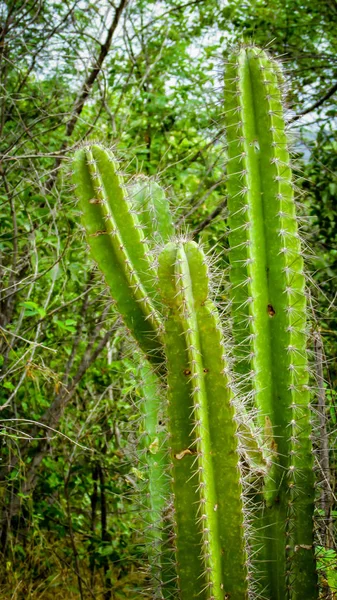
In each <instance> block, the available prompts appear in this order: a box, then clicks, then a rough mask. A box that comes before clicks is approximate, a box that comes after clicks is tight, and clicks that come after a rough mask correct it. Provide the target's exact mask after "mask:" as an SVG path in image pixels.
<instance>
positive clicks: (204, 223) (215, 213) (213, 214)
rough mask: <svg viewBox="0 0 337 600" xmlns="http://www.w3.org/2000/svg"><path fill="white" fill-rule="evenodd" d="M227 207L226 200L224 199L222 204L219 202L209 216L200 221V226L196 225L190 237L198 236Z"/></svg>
mask: <svg viewBox="0 0 337 600" xmlns="http://www.w3.org/2000/svg"><path fill="white" fill-rule="evenodd" d="M226 205H227V198H225V200H223V201H222V202H220V204H219V206H217V207H216V208H215V209H214V210H213V212H211V214H210V215H208V217H206V219H204V221H202V223H200V225H198V226H197V227H196V228H195V229H194V231H192V237H195V236H197V235H199V233H200V232H201V231H203V229H205V228H206V227H207V226H208V225H209V224H210V223H211V222H212V221H214V219H215V218H216V217H217V216H218V215H220V213H221V212H222V211H223V209H224V208H225V207H226Z"/></svg>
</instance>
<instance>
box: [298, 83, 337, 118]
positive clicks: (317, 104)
mask: <svg viewBox="0 0 337 600" xmlns="http://www.w3.org/2000/svg"><path fill="white" fill-rule="evenodd" d="M336 92H337V83H335V84H334V85H333V86H332V87H331V88H330V89H329V90H328V91H327V93H326V94H325V95H324V96H322V98H320V99H319V100H317V102H314V104H312V105H311V106H309V108H306V109H305V110H303V111H302V112H301V113H299V114H298V115H295V116H294V117H292V118H291V119H289V122H290V123H293V122H294V121H298V120H299V119H301V117H303V116H304V115H307V114H308V113H311V112H312V111H313V110H315V109H316V108H319V107H320V106H322V104H324V102H326V100H329V98H331V96H333V95H334V94H335V93H336Z"/></svg>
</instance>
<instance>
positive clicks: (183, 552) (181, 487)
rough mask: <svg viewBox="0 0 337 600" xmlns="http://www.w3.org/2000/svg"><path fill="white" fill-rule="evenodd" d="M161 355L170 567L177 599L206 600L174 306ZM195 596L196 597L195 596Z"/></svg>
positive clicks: (168, 251)
mask: <svg viewBox="0 0 337 600" xmlns="http://www.w3.org/2000/svg"><path fill="white" fill-rule="evenodd" d="M175 260H176V247H175V244H173V243H172V244H168V245H167V246H166V247H165V249H164V250H163V252H162V253H161V254H160V256H159V269H158V275H159V286H160V290H161V294H162V297H163V301H164V303H168V304H169V305H170V304H172V296H174V295H175V294H176V289H175V285H174V279H175V275H174V266H175ZM165 353H166V356H167V361H168V375H167V382H168V419H169V423H168V430H169V446H170V457H171V475H172V483H171V488H172V492H173V497H174V518H173V522H174V537H175V553H176V563H177V564H176V569H177V574H178V585H179V590H180V597H181V598H182V599H183V600H185V599H186V600H187V599H191V600H192V599H193V598H199V597H200V598H201V600H206V599H207V596H206V595H205V591H203V592H201V593H200V591H201V590H203V588H204V587H205V581H206V580H205V577H203V576H202V572H203V563H202V559H201V556H200V548H201V541H202V534H201V528H200V526H198V502H197V501H198V493H197V481H196V478H195V477H193V473H194V471H195V460H196V451H195V449H194V448H193V442H194V436H193V432H192V429H193V423H192V422H191V405H192V401H191V394H192V388H191V382H190V378H189V376H188V372H189V359H188V352H187V348H186V343H185V339H184V330H183V328H182V324H181V318H180V316H179V313H178V311H177V310H176V307H175V306H174V303H173V306H171V307H170V306H169V309H168V314H167V318H166V321H165ZM199 594H200V596H199Z"/></svg>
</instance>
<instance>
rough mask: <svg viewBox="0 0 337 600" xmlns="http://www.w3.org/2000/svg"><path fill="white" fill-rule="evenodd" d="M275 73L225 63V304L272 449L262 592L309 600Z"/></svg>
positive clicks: (297, 279) (302, 406)
mask: <svg viewBox="0 0 337 600" xmlns="http://www.w3.org/2000/svg"><path fill="white" fill-rule="evenodd" d="M280 79H281V76H280V71H279V67H278V65H277V64H275V62H274V61H272V60H270V59H269V57H268V56H267V55H266V53H265V52H263V51H261V50H258V49H256V48H245V49H243V50H242V51H241V52H240V53H239V54H238V55H236V56H234V57H232V59H231V60H230V61H229V64H228V67H227V73H226V91H225V114H226V121H227V122H226V125H227V143H228V165H227V175H228V184H227V185H228V208H229V219H228V223H229V228H230V234H229V243H230V254H229V257H230V265H231V270H230V281H231V300H232V314H233V323H234V338H235V342H236V347H237V349H238V356H237V358H238V362H237V369H238V372H239V373H240V374H241V376H242V378H243V381H244V380H245V379H246V383H247V379H248V378H249V380H250V384H249V386H250V389H251V391H252V393H251V394H250V397H253V398H254V402H255V404H256V407H257V408H258V409H259V423H260V426H261V428H262V430H263V431H264V438H265V443H266V444H267V445H268V447H269V450H270V452H271V455H272V466H271V467H270V469H269V473H268V475H267V476H266V477H265V479H264V486H263V492H262V507H261V509H260V511H259V517H258V518H257V519H256V521H255V526H256V532H255V535H256V538H257V547H259V552H258V554H257V560H258V562H257V565H258V568H259V570H260V573H259V584H258V585H259V589H260V592H261V593H262V592H263V595H264V597H265V596H266V597H268V598H272V599H273V600H281V599H282V600H283V599H285V598H291V599H292V600H295V599H296V600H300V599H303V598H306V599H308V600H309V599H314V598H317V582H316V574H315V563H314V551H313V522H312V519H313V508H314V480H313V456H312V444H311V437H310V436H311V424H310V405H309V385H308V377H309V374H308V364H307V357H306V356H307V354H306V353H307V351H306V343H307V340H306V296H305V278H304V274H303V258H302V253H301V244H300V239H299V235H298V227H297V221H296V215H295V204H294V198H293V185H292V180H291V168H290V163H289V154H288V150H287V138H286V134H285V122H284V116H283V107H282V102H281V93H280V90H279V81H280ZM249 386H248V387H247V385H246V391H249Z"/></svg>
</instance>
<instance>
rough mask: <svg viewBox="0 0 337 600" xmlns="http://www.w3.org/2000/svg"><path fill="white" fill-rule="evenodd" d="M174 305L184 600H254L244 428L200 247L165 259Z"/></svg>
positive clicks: (177, 503) (175, 478) (172, 379)
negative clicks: (246, 526)
mask: <svg viewBox="0 0 337 600" xmlns="http://www.w3.org/2000/svg"><path fill="white" fill-rule="evenodd" d="M159 286H160V289H161V293H162V298H163V302H164V304H165V305H166V306H167V315H166V321H165V346H166V354H167V360H168V385H169V396H168V397H169V405H168V419H169V424H168V428H169V435H170V439H169V443H170V452H171V461H172V465H171V469H172V491H173V495H174V509H175V514H174V523H175V543H176V557H177V574H178V587H179V590H180V595H179V598H180V599H181V600H192V599H193V598H200V599H204V600H211V599H212V600H223V599H224V598H231V600H244V599H245V598H246V597H247V579H246V576H247V571H246V553H245V548H244V538H243V510H242V498H241V495H242V489H241V482H240V471H239V459H238V442H237V426H236V422H235V418H234V408H233V405H232V398H231V390H230V386H229V381H228V377H227V374H226V373H227V370H226V363H225V359H224V350H223V340H222V332H221V327H220V324H219V319H218V314H217V311H216V308H215V306H214V304H213V303H212V302H211V301H210V300H209V299H208V295H209V291H208V268H207V263H206V260H205V256H204V255H203V253H202V251H201V250H200V248H198V246H197V245H196V244H194V243H193V242H185V243H184V242H181V243H172V244H168V245H167V246H166V248H165V249H164V250H163V252H162V253H161V255H160V257H159Z"/></svg>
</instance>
